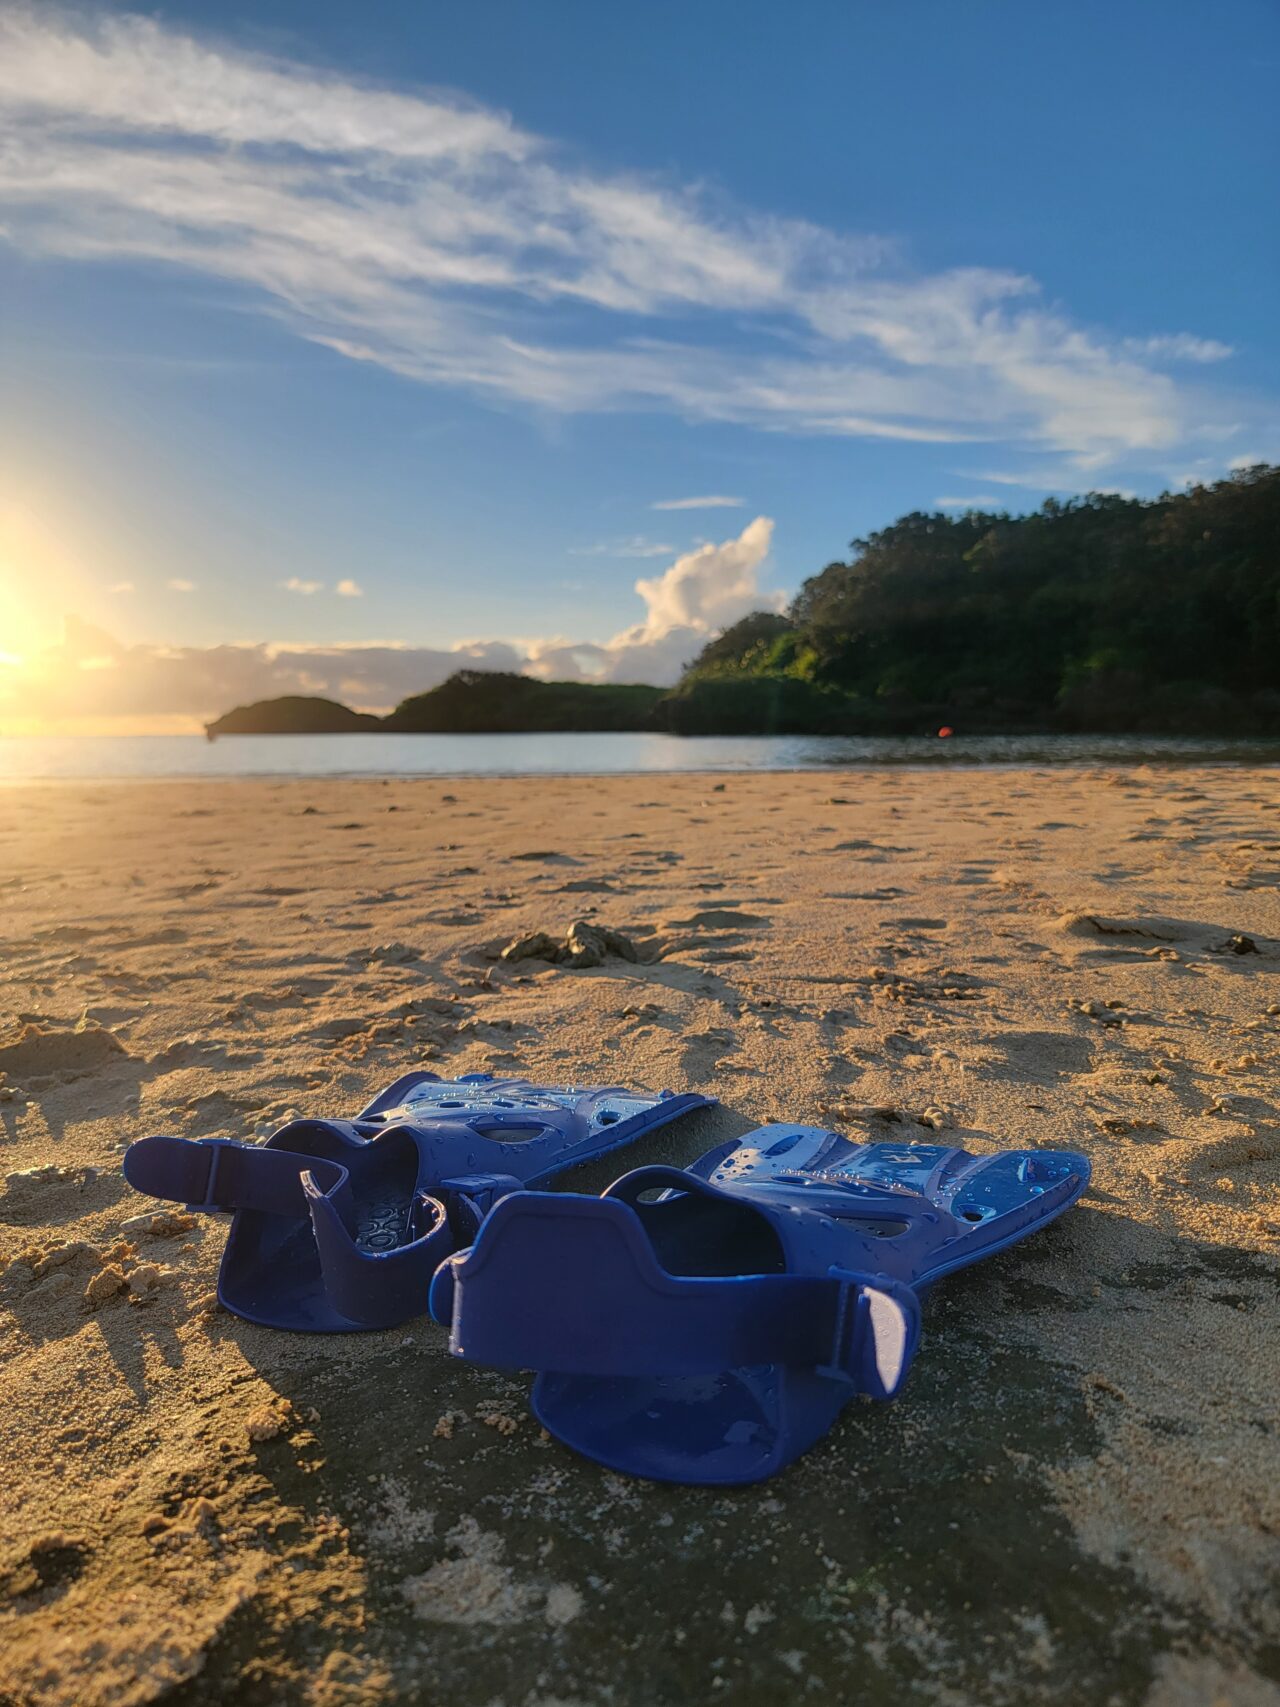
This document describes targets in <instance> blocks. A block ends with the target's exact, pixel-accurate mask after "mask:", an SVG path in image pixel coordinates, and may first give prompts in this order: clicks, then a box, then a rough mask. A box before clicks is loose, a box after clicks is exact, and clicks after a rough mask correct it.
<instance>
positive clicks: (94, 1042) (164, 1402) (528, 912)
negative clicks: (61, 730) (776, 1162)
mask: <svg viewBox="0 0 1280 1707" xmlns="http://www.w3.org/2000/svg"><path fill="white" fill-rule="evenodd" d="M1278 852H1280V776H1278V774H1277V772H1276V771H1274V770H1263V769H1257V770H1251V769H1248V768H1221V769H1216V768H1215V769H1204V770H1162V769H1154V768H1153V769H1137V770H1134V771H1132V772H1128V773H1125V774H1119V773H1116V772H1103V771H1081V770H1058V771H1053V770H1048V769H1042V770H988V771H976V770H975V771H949V772H946V773H943V772H940V771H934V770H927V769H894V770H881V771H877V772H858V773H853V772H831V773H824V774H812V773H809V774H777V775H757V776H740V775H735V776H729V777H722V778H715V777H709V776H698V775H681V776H675V777H671V778H664V777H658V776H636V777H625V778H611V779H607V780H596V779H590V778H568V779H549V780H548V779H544V780H538V779H522V780H516V781H501V782H498V781H483V782H482V781H476V780H466V779H457V780H449V779H432V780H422V781H412V780H403V781H401V780H397V781H394V782H381V781H373V780H369V781H341V782H335V781H326V782H316V781H287V782H265V781H264V782H258V781H254V782H248V781H244V782H212V783H159V782H157V783H150V784H109V783H104V784H98V785H92V784H83V785H82V784H58V785H43V786H40V785H37V786H15V787H12V788H8V789H5V790H4V791H2V792H0V941H2V943H3V948H2V952H0V1146H2V1151H3V1153H2V1155H0V1357H2V1360H3V1362H2V1373H0V1442H2V1443H3V1458H4V1465H5V1474H4V1476H3V1478H2V1479H0V1654H2V1657H0V1702H3V1703H5V1704H13V1707H98V1704H108V1703H110V1704H125V1703H129V1704H132V1703H144V1702H153V1701H168V1702H174V1703H178V1702H181V1703H183V1704H184V1707H186V1704H192V1707H195V1704H204V1703H212V1702H216V1701H226V1700H235V1701H236V1702H247V1703H259V1702H261V1703H290V1704H292V1703H298V1704H307V1707H346V1704H348V1703H363V1702H388V1701H392V1702H422V1703H443V1702H448V1703H450V1704H451V1707H494V1704H501V1707H605V1704H608V1707H639V1704H642V1703H643V1704H645V1707H654V1704H672V1707H674V1704H677V1703H683V1702H690V1701H698V1702H702V1701H724V1702H727V1703H775V1702H784V1701H810V1700H811V1701H815V1702H822V1703H827V1702H844V1701H853V1700H857V1701H860V1702H864V1703H868V1704H871V1707H879V1704H881V1703H883V1704H886V1707H887V1704H889V1703H902V1702H915V1701H919V1702H928V1703H934V1702H936V1703H942V1704H946V1707H961V1704H966V1703H977V1702H982V1703H996V1704H999V1703H1009V1704H1017V1703H1024V1702H1025V1703H1076V1702H1080V1703H1085V1702H1089V1703H1109V1704H1115V1707H1124V1704H1128V1703H1135V1704H1141V1707H1148V1704H1149V1707H1165V1704H1170V1707H1184V1704H1185V1707H1193V1704H1194V1707H1199V1704H1208V1703H1225V1704H1228V1707H1264V1704H1268V1703H1270V1704H1274V1703H1277V1702H1280V1681H1278V1680H1280V1612H1278V1611H1277V1607H1278V1606H1280V1296H1278V1292H1277V1276H1278V1275H1280V1191H1278V1190H1277V1186H1278V1184H1280V1098H1278V1096H1277V1084H1276V1067H1277V1061H1278V1059H1280V1047H1278V1045H1280V860H1278V859H1277V853H1278ZM577 919H586V920H592V921H595V922H598V923H601V924H605V925H608V926H609V927H611V928H613V929H616V930H618V931H622V932H624V933H626V934H627V935H628V936H629V937H631V938H632V940H633V941H635V942H637V943H639V944H642V945H644V946H645V953H646V958H645V960H644V961H643V962H641V963H634V964H633V963H630V962H627V961H623V960H617V959H609V960H606V962H605V963H604V964H603V965H599V966H595V967H586V968H574V967H568V966H551V965H547V964H545V963H544V962H542V961H539V960H522V961H515V962H506V961H503V960H500V959H498V958H497V955H498V952H499V950H500V949H501V947H502V946H503V944H505V943H507V942H510V941H511V940H512V939H514V938H517V937H520V936H523V935H527V934H529V933H531V932H535V931H548V932H551V933H553V934H562V933H563V932H564V931H565V930H566V928H567V927H568V926H569V925H570V924H571V923H572V922H573V921H575V920H577ZM414 1066H427V1067H430V1068H432V1069H433V1070H435V1071H437V1072H439V1073H441V1074H443V1075H446V1076H450V1077H452V1076H455V1075H456V1074H459V1073H464V1072H475V1071H486V1070H487V1071H493V1072H498V1073H511V1072H517V1071H518V1072H521V1073H527V1074H529V1075H531V1076H533V1077H537V1078H544V1079H546V1080H548V1081H551V1082H557V1081H560V1082H565V1081H574V1080H579V1081H583V1080H585V1081H595V1080H599V1081H602V1082H610V1083H634V1084H639V1085H644V1086H648V1087H651V1088H652V1089H655V1090H657V1089H663V1088H671V1089H675V1090H684V1089H693V1090H699V1091H706V1092H711V1093H714V1094H715V1095H717V1096H718V1097H719V1098H720V1099H721V1104H722V1106H721V1107H720V1108H718V1109H716V1110H714V1111H710V1112H706V1113H702V1114H698V1115H695V1116H692V1117H690V1118H689V1119H688V1120H687V1121H686V1122H685V1123H684V1124H681V1125H679V1126H677V1127H674V1128H672V1129H671V1130H670V1131H668V1132H666V1133H663V1134H659V1135H657V1136H655V1137H654V1138H653V1139H651V1140H649V1141H647V1142H646V1143H645V1144H644V1145H642V1146H641V1147H640V1149H639V1150H638V1151H636V1152H633V1153H632V1154H631V1155H629V1156H628V1157H627V1158H626V1159H625V1160H624V1161H622V1162H621V1163H616V1162H607V1163H602V1164H597V1165H596V1166H595V1167H594V1168H593V1169H592V1170H591V1171H590V1172H586V1173H584V1174H582V1175H581V1176H577V1177H573V1178H571V1179H570V1180H568V1181H566V1182H565V1183H566V1184H568V1185H569V1186H571V1187H573V1188H576V1189H598V1188H599V1187H600V1186H601V1185H603V1184H604V1183H606V1182H607V1181H608V1180H609V1179H611V1178H612V1177H614V1175H615V1174H616V1173H617V1172H620V1171H623V1168H624V1167H626V1166H629V1165H632V1163H633V1162H640V1161H647V1160H653V1159H656V1158H658V1157H662V1158H664V1159H667V1158H669V1159H673V1160H677V1161H687V1160H690V1159H692V1158H693V1157H694V1156H696V1155H698V1154H699V1153H700V1152H701V1151H703V1150H704V1149H706V1148H708V1147H709V1146H710V1145H711V1144H712V1143H714V1142H716V1141H718V1140H719V1139H721V1138H724V1137H727V1136H730V1135H732V1134H735V1133H738V1132H742V1131H745V1130H747V1129H748V1128H749V1127H751V1126H754V1125H757V1124H760V1123H763V1122H766V1121H774V1120H788V1119H789V1120H799V1121H807V1122H821V1123H825V1124H830V1125H832V1126H834V1127H835V1128H837V1129H839V1130H846V1131H848V1132H850V1133H865V1134H867V1135H869V1136H875V1137H892V1138H893V1139H894V1140H895V1141H907V1142H909V1141H911V1140H913V1139H917V1140H921V1141H928V1142H935V1141H937V1137H938V1134H939V1133H943V1134H945V1141H947V1142H954V1143H956V1144H960V1145H963V1146H964V1147H966V1148H969V1149H972V1150H978V1151H987V1150H994V1149H998V1148H1002V1147H1006V1146H1045V1147H1067V1148H1074V1149H1080V1150H1083V1151H1085V1152H1087V1153H1088V1155H1089V1156H1090V1157H1091V1158H1092V1161H1093V1166H1094V1176H1093V1185H1092V1187H1091V1189H1090V1191H1089V1193H1088V1195H1087V1197H1086V1198H1085V1199H1084V1201H1083V1202H1082V1204H1081V1205H1080V1206H1079V1207H1078V1208H1077V1209H1075V1210H1073V1211H1072V1212H1071V1213H1070V1214H1069V1215H1068V1216H1067V1217H1066V1218H1065V1219H1064V1220H1062V1221H1061V1222H1060V1223H1058V1224H1057V1225H1056V1226H1055V1227H1053V1228H1052V1229H1050V1230H1048V1231H1046V1232H1044V1233H1043V1234H1041V1235H1038V1236H1037V1237H1035V1238H1033V1239H1031V1240H1028V1241H1027V1242H1026V1243H1024V1244H1023V1245H1021V1246H1020V1247H1018V1248H1017V1249H1015V1250H1013V1251H1011V1252H1008V1253H1006V1254H1005V1255H1003V1256H1001V1257H998V1258H996V1259H994V1260H992V1261H991V1262H988V1263H986V1264H984V1265H982V1266H981V1267H980V1268H978V1269H977V1270H975V1271H974V1272H972V1273H971V1274H969V1275H967V1276H965V1277H961V1278H958V1279H956V1280H954V1281H951V1282H948V1283H946V1284H945V1285H944V1286H942V1287H940V1288H939V1289H938V1290H937V1292H936V1293H935V1295H934V1296H933V1297H932V1298H931V1299H930V1301H929V1302H928V1304H927V1306H926V1310H925V1342H924V1346H923V1349H922V1350H921V1353H920V1355H919V1357H918V1359H917V1362H916V1366H915V1368H914V1370H913V1373H912V1375H911V1377H910V1380H909V1382H908V1384H907V1386H906V1388H905V1390H904V1392H903V1394H902V1396H901V1398H900V1399H899V1400H898V1401H897V1402H895V1403H894V1404H893V1405H891V1406H884V1407H880V1406H872V1405H869V1404H868V1405H855V1406H853V1407H851V1408H850V1409H849V1410H848V1411H847V1412H846V1414H845V1416H844V1418H843V1419H842V1420H841V1422H840V1423H839V1424H838V1425H837V1426H836V1428H835V1429H834V1430H833V1431H832V1433H831V1434H830V1435H829V1436H828V1437H827V1439H826V1440H825V1441H824V1442H822V1444H820V1445H819V1446H818V1447H817V1448H816V1449H815V1450H813V1451H812V1452H811V1453H809V1454H808V1455H807V1456H806V1457H805V1458H804V1459H802V1460H801V1461H800V1462H799V1463H798V1464H797V1465H796V1466H794V1467H793V1468H792V1469H791V1470H790V1471H788V1472H787V1473H786V1474H784V1475H782V1476H780V1477H779V1478H777V1479H776V1480H775V1481H773V1482H771V1483H769V1484H767V1485H764V1486H761V1487H757V1488H748V1489H741V1490H730V1491H723V1490H714V1489H681V1488H672V1487H663V1486H657V1485H652V1484H647V1483H643V1482H639V1481H632V1480H628V1479H626V1478H623V1477H621V1476H617V1475H612V1474H609V1473H607V1472H605V1471H603V1470H601V1469H599V1468H598V1467H597V1466H595V1465H593V1464H590V1463H587V1462H585V1461H583V1460H580V1459H578V1458H576V1457H575V1456H573V1455H572V1454H571V1453H570V1452H569V1451H567V1450H566V1449H565V1448H563V1447H562V1446H561V1445H559V1444H558V1443H557V1442H555V1441H552V1440H549V1439H548V1438H547V1437H546V1436H545V1435H543V1434H542V1433H541V1431H540V1430H539V1428H538V1427H537V1425H536V1424H535V1423H533V1422H532V1421H531V1419H530V1417H529V1414H528V1411H527V1407H526V1396H527V1389H528V1383H527V1380H525V1379H524V1378H522V1377H520V1376H518V1375H509V1374H500V1373H495V1372H492V1371H488V1370H484V1369H477V1368H473V1367H470V1366H467V1365H465V1364H463V1363H461V1362H458V1361H457V1360H453V1359H450V1358H448V1357H447V1356H446V1355H445V1351H444V1334H443V1331H442V1330H441V1329H440V1328H438V1327H437V1326H435V1325H434V1324H433V1323H432V1322H430V1321H429V1320H427V1319H421V1320H418V1321H415V1322H413V1323H411V1324H409V1325H408V1326H406V1327H403V1328H399V1329H396V1330H393V1331H390V1332H385V1333H377V1334H368V1335H358V1336H346V1337H338V1338H327V1339H326V1338H316V1337H308V1336H292V1335H284V1334H276V1333H271V1332H269V1331H266V1330H263V1329H258V1328H254V1327H251V1326H249V1325H248V1324H247V1323H245V1322H243V1321H240V1320H239V1319H237V1318H236V1317H234V1316H231V1315H229V1314H227V1313H225V1312H224V1311H222V1310H220V1309H219V1308H217V1306H216V1303H215V1301H214V1299H213V1289H214V1284H215V1279H216V1273H217V1266H218V1260H219V1256H220V1253H221V1249H222V1243H223V1237H224V1229H225V1225H226V1223H225V1220H224V1219H222V1218H218V1217H207V1218H200V1219H196V1218H192V1217H188V1216H186V1215H184V1214H182V1213H178V1212H174V1213H169V1212H161V1213H160V1214H159V1215H157V1216H155V1218H154V1219H153V1220H150V1221H148V1220H147V1219H146V1217H149V1216H152V1215H153V1214H154V1212H155V1211H156V1210H157V1209H158V1208H159V1206H158V1205H157V1204H156V1203H155V1202H154V1201H152V1200H150V1199H145V1198H141V1197H139V1196H137V1195H136V1194H135V1193H134V1192H132V1191H131V1190H130V1189H129V1188H128V1187H127V1186H126V1185H125V1183H124V1181H123V1179H122V1177H121V1174H120V1157H121V1153H122V1151H123V1149H124V1148H125V1146H126V1145H127V1144H128V1143H129V1142H130V1141H132V1140H133V1139H135V1138H138V1137H141V1136H143V1135H145V1134H148V1133H152V1132H173V1133H178V1134H180V1135H183V1136H186V1137H202V1136H212V1135H216V1134H221V1135H226V1136H233V1137H251V1136H253V1135H255V1134H257V1135H260V1136H261V1135H265V1134H266V1133H268V1132H269V1131H271V1130H272V1129H273V1128H274V1127H275V1126H277V1125H278V1124H280V1123H281V1122H282V1121H284V1120H285V1119H287V1118H289V1117H291V1116H292V1115H293V1114H295V1113H306V1114H327V1115H349V1114H351V1113H353V1112H354V1111H355V1110H356V1109H357V1108H358V1107H359V1106H361V1105H362V1104H363V1103H364V1102H366V1101H367V1100H368V1098H369V1097H370V1096H371V1095H372V1094H373V1093H374V1092H375V1091H376V1090H378V1089H379V1088H380V1087H381V1086H382V1085H384V1084H386V1083H387V1082H388V1081H389V1080H391V1079H392V1078H393V1077H395V1076H396V1075H398V1074H399V1073H401V1072H404V1071H406V1070H407V1069H409V1068H411V1067H414ZM138 1217H143V1218H144V1219H143V1220H142V1221H138V1220H137V1219H136V1218H138Z"/></svg>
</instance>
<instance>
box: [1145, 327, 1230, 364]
mask: <svg viewBox="0 0 1280 1707" xmlns="http://www.w3.org/2000/svg"><path fill="white" fill-rule="evenodd" d="M1124 347H1125V349H1126V350H1127V351H1129V353H1130V354H1131V355H1135V356H1150V357H1153V358H1154V359H1155V360H1156V361H1171V362H1224V361H1226V359H1227V357H1228V356H1233V355H1234V354H1235V351H1234V350H1233V349H1232V347H1231V345H1230V344H1221V343H1219V342H1218V340H1217V339H1216V338H1197V337H1196V336H1195V335H1194V334H1193V333H1191V332H1169V333H1164V334H1161V335H1158V336H1156V337H1154V338H1126V339H1125V341H1124Z"/></svg>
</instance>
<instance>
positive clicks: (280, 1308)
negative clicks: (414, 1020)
mask: <svg viewBox="0 0 1280 1707" xmlns="http://www.w3.org/2000/svg"><path fill="white" fill-rule="evenodd" d="M712 1100H713V1099H711V1098H710V1097H704V1096H696V1095H682V1096H676V1095H673V1094H672V1093H671V1092H669V1091H664V1092H663V1093H662V1094H661V1095H660V1096H648V1095H644V1094H639V1093H637V1092H634V1091H630V1090H626V1089H623V1088H621V1087H596V1088H587V1087H582V1086H567V1087H556V1086H545V1085H534V1084H531V1083H530V1082H529V1081H528V1080H526V1079H495V1078H493V1077H492V1076H491V1075H490V1074H488V1073H472V1074H468V1075H467V1076H466V1077H465V1078H462V1079H457V1080H452V1081H449V1080H441V1079H439V1078H437V1077H436V1075H435V1074H434V1073H426V1072H418V1073H409V1074H406V1075H405V1076H404V1077H403V1078H400V1079H397V1080H396V1081H395V1083H394V1084H392V1085H390V1086H389V1087H388V1088H387V1089H386V1090H385V1091H383V1092H382V1093H381V1095H379V1096H378V1097H376V1098H375V1099H374V1100H373V1102H371V1103H370V1104H369V1105H368V1107H367V1108H365V1109H363V1110H362V1111H361V1112H360V1113H359V1114H358V1115H357V1116H356V1117H355V1119H354V1120H347V1121H344V1120H294V1121H290V1122H289V1123H288V1125H286V1126H282V1127H281V1128H280V1130H279V1131H278V1132H275V1133H273V1134H272V1135H271V1137H270V1138H269V1139H267V1141H266V1143H265V1144H262V1145H257V1144H245V1143H239V1142H237V1141H236V1140H234V1139H229V1138H212V1139H201V1140H199V1141H197V1142H191V1141H189V1140H187V1139H184V1138H167V1137H154V1138H143V1139H140V1140H139V1141H138V1142H137V1143H135V1144H131V1145H130V1146H129V1149H128V1150H127V1151H126V1153H125V1158H124V1174H125V1178H126V1179H127V1180H128V1181H129V1184H130V1185H132V1186H133V1187H134V1188H135V1189H136V1190H138V1191H143V1192H146V1193H147V1194H148V1195H150V1196H152V1197H159V1198H166V1199H169V1200H170V1201H174V1202H178V1203H185V1204H187V1205H188V1207H190V1208H192V1209H198V1210H211V1211H213V1210H232V1211H234V1215H233V1219H232V1222H231V1228H230V1231H229V1233H228V1236H227V1244H226V1249H225V1250H224V1252H223V1257H222V1266H221V1269H220V1271H219V1275H218V1297H219V1299H220V1300H221V1302H222V1303H223V1304H224V1305H225V1306H226V1308H227V1309H228V1310H231V1311H233V1312H234V1313H235V1314H236V1315H238V1316H243V1317H245V1319H246V1320H248V1321H251V1322H259V1323H262V1324H264V1325H266V1326H268V1327H278V1328H293V1329H299V1330H302V1331H304V1332H311V1333H341V1332H346V1331H352V1330H355V1329H359V1328H383V1327H390V1326H392V1325H393V1324H395V1323H396V1322H402V1321H405V1320H407V1319H408V1318H409V1317H411V1316H418V1315H423V1314H425V1312H426V1309H427V1293H428V1288H429V1286H430V1282H431V1276H432V1275H433V1274H434V1273H435V1270H436V1268H437V1267H438V1265H439V1264H440V1263H441V1262H442V1261H443V1260H444V1258H445V1257H447V1256H448V1255H449V1254H450V1253H451V1252H453V1251H456V1250H458V1249H459V1248H461V1247H462V1246H464V1245H467V1244H470V1243H471V1241H472V1240H473V1239H474V1238H475V1236H476V1234H477V1233H478V1231H479V1228H480V1224H481V1222H482V1221H483V1219H484V1217H485V1215H486V1214H487V1213H488V1211H489V1209H490V1207H491V1205H492V1204H493V1203H495V1202H496V1201H497V1200H498V1199H499V1198H500V1197H503V1196H505V1195H507V1194H508V1193H510V1192H515V1191H520V1190H522V1189H524V1188H525V1187H527V1186H541V1185H545V1184H546V1183H547V1182H548V1181H549V1180H551V1179H552V1178H554V1177H555V1175H557V1174H559V1173H562V1172H563V1171H564V1170H565V1169H567V1168H570V1167H574V1166H576V1165H577V1164H578V1163H580V1162H584V1161H589V1160H591V1159H593V1158H594V1157H597V1156H602V1155H605V1154H607V1153H608V1152H609V1151H610V1150H614V1149H617V1148H619V1147H620V1146H621V1145H624V1144H629V1143H631V1142H632V1141H633V1140H634V1139H636V1138H639V1137H640V1136H641V1135H642V1134H644V1133H646V1132H650V1131H652V1130H653V1129H654V1128H655V1127H658V1126H662V1125H665V1124H666V1123H667V1122H668V1121H670V1120H674V1119H676V1118H677V1117H678V1116H679V1115H681V1114H684V1113H686V1112H687V1111H688V1110H690V1109H694V1108H702V1107H705V1106H707V1104H709V1103H710V1102H711V1101H712Z"/></svg>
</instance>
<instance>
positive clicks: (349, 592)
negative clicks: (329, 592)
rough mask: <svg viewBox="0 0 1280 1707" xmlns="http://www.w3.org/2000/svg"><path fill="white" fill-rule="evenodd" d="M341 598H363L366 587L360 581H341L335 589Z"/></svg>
mask: <svg viewBox="0 0 1280 1707" xmlns="http://www.w3.org/2000/svg"><path fill="white" fill-rule="evenodd" d="M333 590H334V592H335V593H337V595H338V597H339V598H340V599H362V598H363V597H364V588H363V587H362V586H361V585H360V583H359V582H358V581H339V582H338V584H337V586H336V587H335V588H334V589H333Z"/></svg>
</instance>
